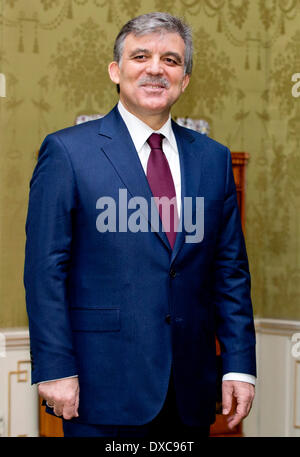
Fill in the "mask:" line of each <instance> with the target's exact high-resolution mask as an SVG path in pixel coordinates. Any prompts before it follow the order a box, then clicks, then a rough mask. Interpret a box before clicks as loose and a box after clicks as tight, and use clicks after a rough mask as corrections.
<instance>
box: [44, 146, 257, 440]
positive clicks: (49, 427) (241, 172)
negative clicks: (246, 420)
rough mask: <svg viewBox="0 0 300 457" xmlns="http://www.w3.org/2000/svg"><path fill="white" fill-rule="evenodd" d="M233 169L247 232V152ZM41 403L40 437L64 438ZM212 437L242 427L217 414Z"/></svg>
mask: <svg viewBox="0 0 300 457" xmlns="http://www.w3.org/2000/svg"><path fill="white" fill-rule="evenodd" d="M231 156H232V167H233V174H234V180H235V184H236V189H237V197H238V203H239V208H240V213H241V221H242V227H243V230H244V232H245V187H246V165H247V161H248V158H249V154H247V153H246V152H232V153H231ZM216 343H217V355H218V356H219V355H220V346H219V343H218V341H217V342H216ZM41 403H42V402H41V401H40V422H39V424H40V426H39V427H40V428H39V430H40V436H46V437H55V436H58V437H59V436H63V430H62V421H61V419H59V418H56V417H54V416H51V415H50V414H47V413H45V407H44V406H42V404H41ZM210 434H211V436H242V425H241V424H240V425H239V426H237V427H236V428H235V429H234V430H233V431H231V430H229V429H228V427H227V425H226V420H225V418H224V417H223V416H222V415H221V414H217V418H216V422H215V423H214V424H213V425H212V426H211V432H210Z"/></svg>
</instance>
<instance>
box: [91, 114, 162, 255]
mask: <svg viewBox="0 0 300 457" xmlns="http://www.w3.org/2000/svg"><path fill="white" fill-rule="evenodd" d="M101 121H102V122H101V127H100V132H99V134H100V135H102V136H105V137H107V142H106V143H105V144H104V146H102V150H103V152H104V154H105V155H106V156H107V158H108V160H109V161H110V162H111V164H112V166H113V167H114V168H115V170H116V172H117V173H118V175H119V177H120V179H121V181H122V182H123V183H124V186H125V187H126V188H127V190H128V192H129V193H130V195H131V196H132V197H136V196H139V197H143V198H144V199H145V200H146V201H147V205H148V212H146V211H143V208H142V207H141V211H143V214H144V216H145V217H146V219H147V220H148V222H149V224H150V225H151V220H150V219H151V218H150V216H151V212H150V209H151V197H153V195H152V192H151V189H150V187H149V184H148V180H147V177H146V175H145V172H144V169H143V167H142V164H141V161H140V159H139V157H138V154H137V151H136V149H135V146H134V143H133V141H132V139H131V136H130V134H129V132H128V129H127V127H126V124H125V122H124V121H123V119H122V117H121V115H120V114H119V111H118V108H117V107H116V106H115V107H114V109H113V110H112V111H111V112H110V113H108V115H107V116H105V117H104V118H102V119H101ZM153 210H154V211H157V209H156V206H155V205H154V208H153ZM157 215H158V211H157ZM153 230H154V228H153ZM155 233H157V235H158V236H159V237H160V238H161V240H162V241H163V243H164V244H165V245H166V247H167V248H168V249H169V250H171V248H170V245H169V242H168V238H167V236H166V234H165V232H163V231H162V230H161V229H160V230H159V231H156V230H155Z"/></svg>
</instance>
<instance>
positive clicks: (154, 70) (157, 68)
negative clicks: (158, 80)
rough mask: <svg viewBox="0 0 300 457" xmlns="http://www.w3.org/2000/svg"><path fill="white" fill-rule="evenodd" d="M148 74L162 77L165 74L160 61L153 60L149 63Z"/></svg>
mask: <svg viewBox="0 0 300 457" xmlns="http://www.w3.org/2000/svg"><path fill="white" fill-rule="evenodd" d="M146 72H147V73H148V74H150V75H161V74H162V73H163V68H162V65H161V61H160V59H159V58H158V59H155V58H154V59H151V60H150V61H149V62H148V65H147V68H146Z"/></svg>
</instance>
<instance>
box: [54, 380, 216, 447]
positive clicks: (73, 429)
mask: <svg viewBox="0 0 300 457" xmlns="http://www.w3.org/2000/svg"><path fill="white" fill-rule="evenodd" d="M63 430H64V436H65V437H106V438H107V437H110V438H117V437H118V438H145V439H148V438H149V439H150V438H151V439H152V438H163V439H171V440H172V439H173V440H178V439H191V438H192V439H193V438H198V439H199V438H200V437H204V438H205V437H208V436H209V431H210V426H209V425H207V426H206V427H190V426H187V425H185V424H184V423H183V422H182V420H181V418H180V416H179V413H178V410H177V406H176V398H175V389H174V382H173V373H172V372H171V376H170V382H169V387H168V392H167V396H166V400H165V403H164V405H163V407H162V409H161V410H160V412H159V414H158V415H157V416H156V417H155V418H154V419H153V420H152V421H151V422H149V423H147V424H144V425H96V424H84V423H80V422H78V421H76V422H73V421H72V420H71V421H68V420H65V419H63Z"/></svg>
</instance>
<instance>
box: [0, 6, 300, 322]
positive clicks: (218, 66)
mask: <svg viewBox="0 0 300 457" xmlns="http://www.w3.org/2000/svg"><path fill="white" fill-rule="evenodd" d="M158 10H160V11H168V12H170V13H172V14H175V15H179V16H182V17H184V18H185V19H186V21H188V22H189V24H190V25H191V26H192V29H193V34H194V47H195V56H194V69H193V75H192V79H191V83H190V86H189V87H188V89H187V91H186V92H185V94H184V96H183V98H182V99H181V100H180V101H179V102H178V103H177V104H176V105H175V106H174V108H173V115H174V116H180V117H183V116H190V117H194V118H199V117H201V118H204V119H206V120H208V122H209V123H210V127H211V133H210V134H211V136H212V137H213V138H214V139H216V140H218V141H220V142H222V143H225V144H226V145H228V147H230V148H231V150H233V151H246V152H248V153H250V161H249V165H248V169H247V195H246V197H247V200H246V203H247V204H246V216H247V224H246V241H247V247H248V253H249V260H250V267H251V273H252V291H253V292H252V297H253V304H254V309H255V313H256V315H257V316H262V317H273V318H286V319H300V306H299V305H300V289H299V284H300V262H299V259H300V249H299V225H300V220H299V202H300V185H299V174H300V156H299V142H300V128H299V127H300V98H293V97H292V95H291V87H292V83H291V76H292V74H293V73H296V72H299V71H300V26H299V23H300V22H299V20H300V0H253V1H251V2H250V0H150V1H146V0H0V72H3V73H5V74H6V78H7V97H6V99H3V98H2V99H1V98H0V135H1V136H0V148H1V149H0V150H1V154H0V218H1V220H0V291H1V294H0V300H1V301H0V327H8V326H18V325H26V324H27V318H26V312H25V305H24V303H25V301H24V289H23V280H22V276H23V263H24V242H25V231H24V224H25V217H26V211H27V199H28V185H29V180H30V177H31V174H32V170H33V167H34V165H35V161H36V156H37V151H38V148H39V146H40V144H41V141H42V140H43V138H44V137H45V135H46V134H47V133H49V132H51V131H54V130H57V129H60V128H64V127H66V126H69V125H72V124H73V123H74V121H75V118H76V116H77V115H79V114H92V113H106V112H107V111H108V110H109V109H110V108H111V107H112V106H113V105H114V104H115V103H116V101H117V93H116V89H115V87H114V85H113V84H112V83H111V82H110V80H109V77H108V74H107V65H108V63H109V62H110V60H111V59H112V48H113V42H114V39H115V37H116V35H117V33H118V31H119V29H120V27H121V26H122V25H123V24H124V23H125V22H126V21H127V20H128V19H130V18H131V17H133V16H136V15H138V14H142V13H146V12H150V11H158Z"/></svg>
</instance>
